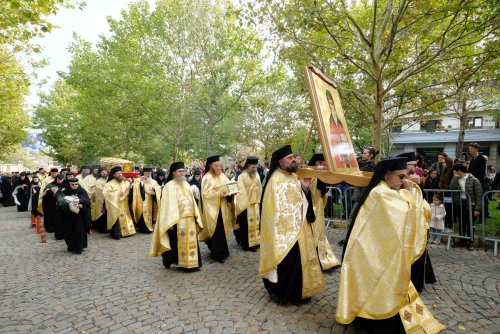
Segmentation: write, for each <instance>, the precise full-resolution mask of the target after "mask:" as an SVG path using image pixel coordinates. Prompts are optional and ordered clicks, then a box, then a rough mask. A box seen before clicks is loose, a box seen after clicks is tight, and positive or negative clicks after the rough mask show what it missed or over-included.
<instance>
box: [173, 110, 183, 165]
mask: <svg viewBox="0 0 500 334" xmlns="http://www.w3.org/2000/svg"><path fill="white" fill-rule="evenodd" d="M184 114H185V113H184V109H183V108H181V110H180V112H179V121H178V122H177V125H178V126H177V131H175V143H174V151H173V152H172V159H173V161H174V162H175V161H177V156H178V155H179V147H180V146H181V139H182V135H183V130H182V129H183V128H184Z"/></svg>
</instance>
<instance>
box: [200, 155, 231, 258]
mask: <svg viewBox="0 0 500 334" xmlns="http://www.w3.org/2000/svg"><path fill="white" fill-rule="evenodd" d="M205 170H206V171H207V173H206V174H205V176H204V177H203V178H202V180H201V203H202V205H201V207H202V210H203V218H202V220H203V232H202V233H201V234H200V241H206V243H207V246H208V248H209V249H210V252H211V257H212V259H213V260H215V261H217V262H220V263H224V261H225V259H226V258H227V257H228V256H229V248H228V247H227V238H228V234H229V231H230V230H231V228H232V226H233V224H234V223H235V217H234V214H233V211H232V203H231V200H232V196H230V195H229V189H228V187H227V184H228V183H229V182H230V181H229V179H228V177H227V176H226V175H224V173H222V163H221V161H220V158H219V156H212V157H209V158H207V163H206V167H205Z"/></svg>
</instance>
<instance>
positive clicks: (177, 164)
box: [170, 161, 185, 174]
mask: <svg viewBox="0 0 500 334" xmlns="http://www.w3.org/2000/svg"><path fill="white" fill-rule="evenodd" d="M182 168H185V166H184V162H182V161H177V162H173V163H172V164H171V165H170V174H172V173H173V172H175V171H176V170H178V169H182Z"/></svg>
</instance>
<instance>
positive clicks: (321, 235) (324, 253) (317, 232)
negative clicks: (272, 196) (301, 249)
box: [310, 178, 340, 270]
mask: <svg viewBox="0 0 500 334" xmlns="http://www.w3.org/2000/svg"><path fill="white" fill-rule="evenodd" d="M310 190H311V197H312V202H313V207H314V215H315V216H316V221H315V222H314V224H313V235H314V245H315V246H316V249H317V250H318V257H319V262H320V263H321V268H322V269H323V270H328V269H331V268H333V267H336V266H339V265H340V261H339V260H338V259H337V257H336V256H335V254H334V253H333V250H332V247H331V246H330V242H328V239H327V238H326V228H325V206H326V201H325V196H322V195H321V191H320V190H319V189H318V179H317V178H315V179H314V180H313V181H312V182H311V187H310Z"/></svg>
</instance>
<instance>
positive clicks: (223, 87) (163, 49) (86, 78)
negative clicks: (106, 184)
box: [36, 0, 297, 164]
mask: <svg viewBox="0 0 500 334" xmlns="http://www.w3.org/2000/svg"><path fill="white" fill-rule="evenodd" d="M193 22H196V24H193ZM109 24H110V31H111V36H110V37H108V38H105V37H102V38H101V41H100V42H99V43H98V44H97V45H96V46H95V48H93V47H92V45H90V44H89V43H87V42H85V41H83V40H81V39H79V38H76V40H75V43H74V45H73V46H72V47H71V49H70V50H71V53H72V62H71V65H70V68H69V71H68V73H65V74H62V80H63V83H60V84H59V85H56V86H55V87H54V90H53V91H52V92H51V94H49V95H48V96H45V97H44V98H43V99H42V103H41V104H40V106H38V108H37V112H36V118H37V122H38V126H39V127H40V128H42V129H45V132H44V134H43V136H44V139H46V141H47V143H48V144H49V145H50V146H51V148H52V151H51V154H52V155H53V156H54V157H56V158H57V159H58V160H61V161H71V162H76V163H79V162H88V161H91V160H93V161H95V160H96V159H98V158H99V157H100V156H105V155H113V156H117V157H122V158H127V159H131V160H135V161H138V160H143V161H144V162H146V163H155V164H160V163H165V162H168V161H172V160H177V159H178V158H180V157H183V156H186V155H189V156H195V157H196V156H197V157H202V158H203V159H204V157H205V156H207V155H209V154H213V153H219V154H228V153H230V152H232V151H233V149H234V147H235V146H236V145H241V144H242V143H243V144H246V143H249V144H250V145H254V139H251V138H249V137H245V138H246V139H245V140H246V141H245V142H242V136H241V135H240V133H239V132H238V130H239V129H241V127H240V126H239V125H240V124H242V122H243V121H244V119H245V118H246V117H245V116H246V115H250V114H252V113H253V108H254V107H255V106H256V104H255V103H253V102H252V103H249V101H250V100H255V98H254V96H255V94H256V91H257V89H261V88H263V85H264V82H265V81H266V76H267V74H266V73H267V71H265V70H264V69H263V68H262V57H263V49H262V47H263V42H262V41H261V39H260V38H258V35H257V33H256V32H255V31H253V30H252V29H251V28H249V27H244V26H242V24H241V22H240V21H239V20H238V13H237V11H236V10H235V9H234V8H233V6H232V5H231V2H230V1H222V0H220V1H219V0H214V1H202V0H196V1H187V0H175V1H168V2H167V1H159V2H158V3H157V4H156V6H155V8H154V9H151V8H150V7H149V4H148V2H147V1H139V2H137V3H135V4H131V5H129V8H128V10H126V11H122V19H120V20H113V19H109ZM273 84H274V83H273ZM266 89H267V88H266ZM61 94H62V96H68V97H69V96H70V98H69V100H71V101H66V99H64V100H61V101H58V96H60V95H61ZM261 99H263V97H261ZM288 103H289V107H288V108H281V109H280V110H281V111H282V112H281V113H279V114H278V113H274V114H271V112H270V116H268V117H269V118H272V117H274V116H273V115H276V116H279V117H280V118H283V119H284V118H285V117H286V115H291V114H293V113H295V112H296V109H297V108H296V107H294V106H292V104H293V103H290V102H288ZM271 109H272V108H271ZM266 110H270V108H267V109H266ZM272 111H273V112H274V110H272ZM62 113H66V114H69V115H72V117H73V118H72V123H73V124H72V125H71V126H68V127H63V126H57V125H52V119H51V118H52V117H53V115H56V114H62ZM56 124H57V123H56ZM68 130H69V131H68ZM71 136H73V137H71ZM75 138H77V139H75ZM67 143H73V144H72V145H70V147H71V148H72V149H74V150H76V152H78V154H77V155H76V156H73V153H74V152H73V151H71V150H70V151H68V150H67V148H66V147H65V146H64V145H66V144H67ZM73 159H77V160H78V161H74V160H73Z"/></svg>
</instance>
